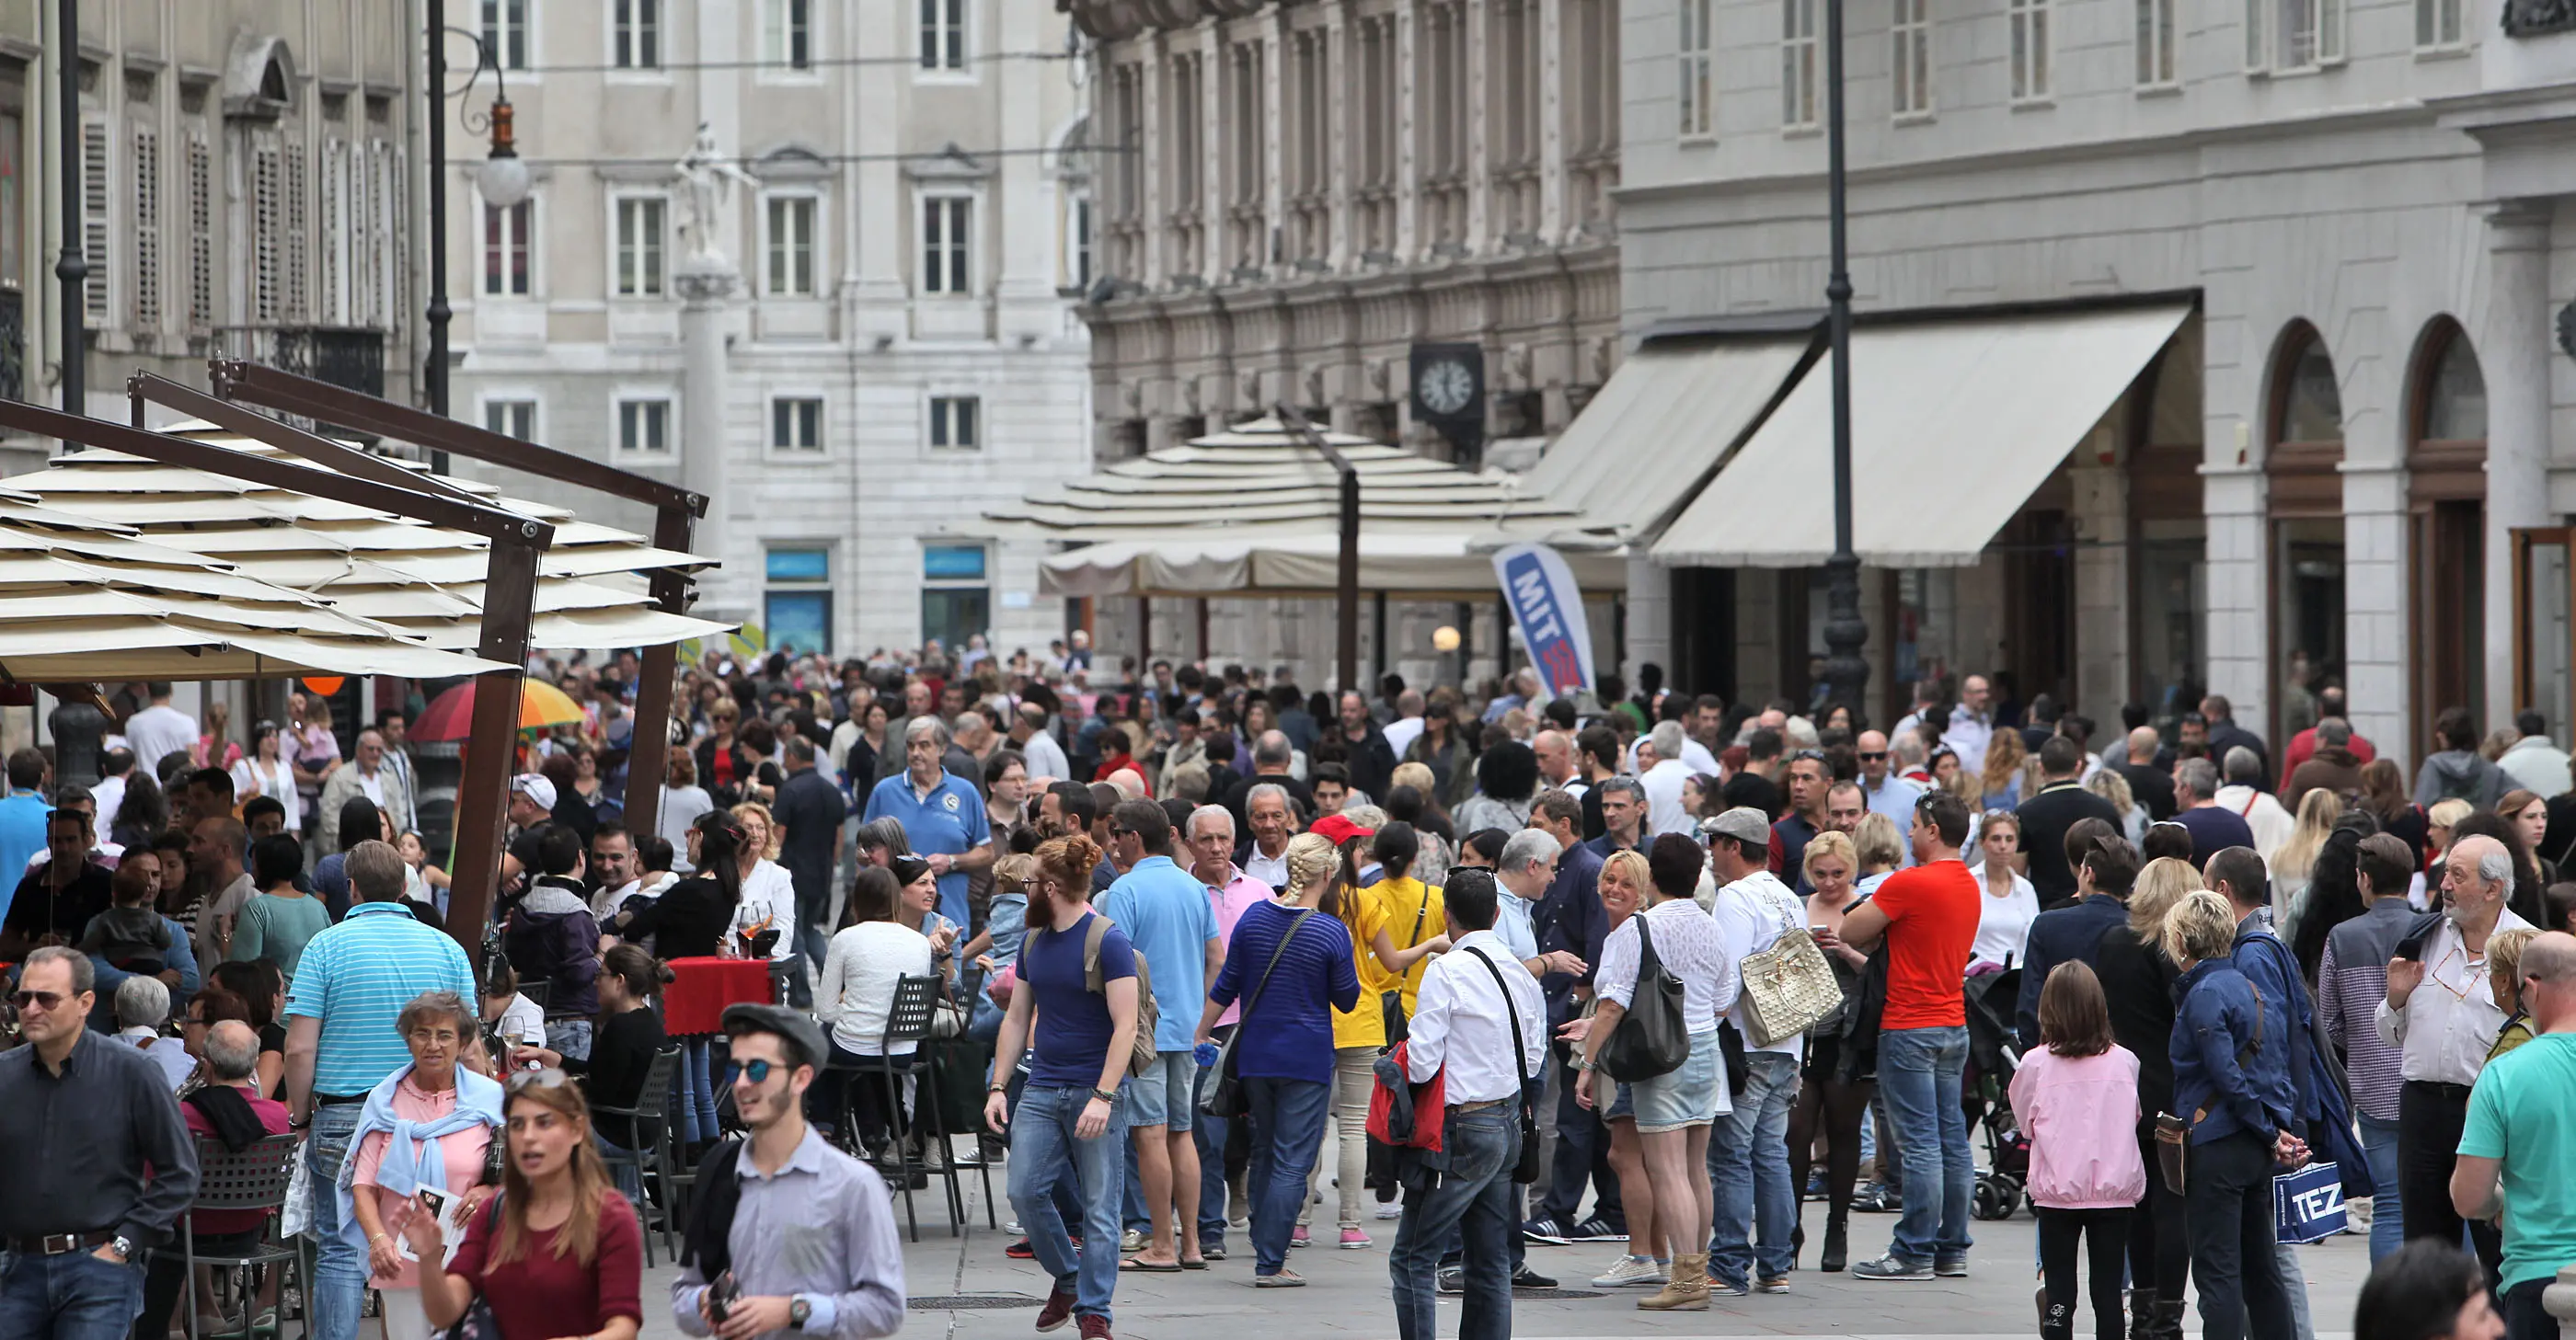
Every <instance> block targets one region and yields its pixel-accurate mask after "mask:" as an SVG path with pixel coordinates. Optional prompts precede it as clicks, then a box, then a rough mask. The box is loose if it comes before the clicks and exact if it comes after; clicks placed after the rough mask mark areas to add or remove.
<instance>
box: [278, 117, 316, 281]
mask: <svg viewBox="0 0 2576 1340" xmlns="http://www.w3.org/2000/svg"><path fill="white" fill-rule="evenodd" d="M285 161H286V187H285V201H284V204H285V227H286V259H285V261H284V268H285V271H286V319H287V320H289V321H310V320H312V319H313V303H312V299H311V296H310V293H311V290H310V287H309V286H310V284H311V282H312V278H311V277H312V260H311V253H312V241H311V239H312V232H311V230H310V228H309V227H308V226H307V224H306V203H307V201H308V200H309V199H310V198H311V197H309V196H308V195H307V194H306V193H305V185H304V155H302V154H301V153H289V154H287V155H286V156H285Z"/></svg>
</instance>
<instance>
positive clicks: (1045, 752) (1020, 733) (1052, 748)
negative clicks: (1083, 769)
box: [1011, 703, 1073, 781]
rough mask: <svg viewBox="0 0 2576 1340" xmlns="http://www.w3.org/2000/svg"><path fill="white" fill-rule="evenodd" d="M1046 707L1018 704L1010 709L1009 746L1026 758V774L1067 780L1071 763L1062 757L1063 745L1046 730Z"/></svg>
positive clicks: (1070, 771) (1034, 704)
mask: <svg viewBox="0 0 2576 1340" xmlns="http://www.w3.org/2000/svg"><path fill="white" fill-rule="evenodd" d="M1046 724H1047V713H1046V709H1045V708H1043V707H1040V706H1038V705H1037V704H1036V703H1022V704H1020V705H1019V706H1018V707H1017V708H1015V709H1013V710H1012V712H1011V747H1012V748H1014V749H1017V750H1019V751H1020V757H1022V758H1025V759H1027V760H1028V761H1029V776H1031V777H1052V778H1054V779H1055V780H1057V781H1067V780H1070V779H1071V778H1072V776H1073V764H1071V763H1070V762H1067V761H1066V760H1065V756H1064V746H1063V745H1060V744H1057V743H1056V742H1055V736H1053V735H1051V734H1049V733H1047V728H1046Z"/></svg>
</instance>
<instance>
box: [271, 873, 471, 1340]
mask: <svg viewBox="0 0 2576 1340" xmlns="http://www.w3.org/2000/svg"><path fill="white" fill-rule="evenodd" d="M345 868H346V869H347V871H348V875H349V887H350V889H351V891H352V892H354V893H355V894H356V895H357V896H358V897H359V899H361V901H360V902H359V903H358V905H357V906H355V907H352V908H350V909H349V915H348V917H347V918H346V919H344V920H342V921H341V923H340V924H339V925H337V926H333V927H331V928H330V929H328V930H325V931H323V932H322V933H321V934H319V935H316V936H314V937H313V939H312V940H311V941H310V942H309V943H307V944H306V945H305V946H304V957H303V960H302V961H301V962H299V963H298V964H297V965H296V969H295V981H294V982H293V984H292V985H290V986H289V987H288V988H287V992H286V1017H287V1024H286V1110H287V1111H288V1112H289V1113H290V1114H291V1115H290V1116H289V1118H288V1124H289V1125H291V1126H293V1127H294V1128H295V1129H297V1130H299V1131H309V1132H310V1133H311V1134H310V1138H308V1139H307V1140H306V1141H305V1142H304V1154H305V1158H306V1159H307V1160H308V1161H309V1162H308V1165H307V1167H308V1171H309V1172H310V1173H311V1174H312V1185H313V1233H314V1236H315V1237H316V1238H318V1239H319V1240H320V1241H321V1244H322V1246H321V1253H320V1255H319V1257H318V1258H317V1261H316V1265H315V1267H314V1272H313V1281H312V1292H313V1334H314V1336H315V1337H316V1340H357V1335H358V1312H359V1308H360V1307H361V1305H362V1304H363V1302H364V1300H365V1298H366V1292H367V1269H368V1267H367V1247H366V1244H364V1243H361V1242H359V1241H358V1240H357V1235H356V1234H354V1233H350V1232H347V1231H344V1230H345V1226H344V1225H343V1224H341V1222H340V1193H339V1178H340V1163H341V1161H342V1160H343V1159H344V1158H346V1157H347V1156H348V1154H349V1153H350V1152H351V1151H350V1149H349V1136H350V1134H351V1132H353V1131H354V1130H356V1129H357V1125H358V1114H359V1111H360V1109H361V1108H362V1107H363V1106H364V1104H365V1101H366V1098H367V1095H368V1094H369V1093H371V1092H373V1091H374V1090H375V1087H376V1086H377V1085H379V1084H382V1083H383V1082H384V1081H385V1078H386V1077H387V1076H389V1075H391V1074H393V1073H394V1072H395V1071H397V1070H400V1069H401V1068H402V1067H404V1066H405V1065H408V1064H410V1062H411V1051H410V1048H409V1047H408V1046H407V1045H406V1044H405V1043H404V1041H403V1037H402V1034H401V1033H400V1031H398V1030H397V1029H396V1027H395V1023H396V1021H397V1020H398V1019H399V1018H400V1017H401V1015H402V1011H403V1007H404V1006H406V1005H408V1004H410V1003H411V1002H412V1001H413V1000H414V999H415V998H417V997H419V996H421V995H423V994H425V993H428V992H432V991H452V992H454V993H456V996H457V999H459V1000H461V1001H463V1002H465V1007H466V1008H467V1009H472V1008H474V1002H475V1001H476V1000H477V999H478V998H479V996H478V993H477V992H476V990H475V986H474V969H473V967H472V965H470V964H469V963H467V962H466V959H465V951H464V950H463V949H462V948H460V947H458V945H457V943H456V942H455V941H454V940H451V939H449V938H447V937H446V936H444V935H441V934H439V933H438V932H437V931H434V930H431V929H430V928H429V927H427V926H424V925H422V924H420V923H419V922H417V921H414V920H413V919H412V915H411V910H410V909H409V908H407V907H405V906H403V875H404V867H403V859H402V855H401V854H400V853H398V852H396V851H395V850H394V849H393V848H392V847H391V846H388V845H387V844H385V843H382V842H361V843H359V844H358V845H357V846H355V847H353V848H351V849H350V850H349V854H348V857H347V862H346V867H345Z"/></svg>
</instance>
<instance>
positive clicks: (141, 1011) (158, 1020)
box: [116, 976, 170, 1028]
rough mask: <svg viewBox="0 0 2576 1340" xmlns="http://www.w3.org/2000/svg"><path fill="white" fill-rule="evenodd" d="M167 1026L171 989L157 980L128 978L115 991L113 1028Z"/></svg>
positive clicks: (136, 977) (151, 978) (152, 978)
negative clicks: (114, 1026)
mask: <svg viewBox="0 0 2576 1340" xmlns="http://www.w3.org/2000/svg"><path fill="white" fill-rule="evenodd" d="M168 1022H170V988H169V987H167V986H164V985H162V983H161V979H160V978H158V977H143V976H135V977H128V978H126V979H125V980H124V981H122V982H120V983H118V984H117V987H116V1026H117V1027H119V1028H159V1027H160V1026H161V1025H163V1024H165V1023H168Z"/></svg>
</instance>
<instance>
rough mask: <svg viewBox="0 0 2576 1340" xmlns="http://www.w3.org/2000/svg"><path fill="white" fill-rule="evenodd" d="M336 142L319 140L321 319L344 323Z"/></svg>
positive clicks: (343, 240) (344, 226) (343, 223)
mask: <svg viewBox="0 0 2576 1340" xmlns="http://www.w3.org/2000/svg"><path fill="white" fill-rule="evenodd" d="M340 173H341V153H340V141H338V140H336V139H327V140H324V141H322V313H321V315H322V321H323V324H325V325H333V326H338V325H346V324H348V320H349V296H348V292H347V290H346V289H344V288H343V287H342V286H341V281H342V275H343V273H344V271H345V269H346V267H345V265H344V264H343V261H344V259H345V256H344V254H343V252H342V248H343V247H345V246H347V245H348V238H349V235H348V223H347V220H346V219H345V218H344V217H343V215H342V214H341V208H342V197H341V192H340V187H341V180H340Z"/></svg>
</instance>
